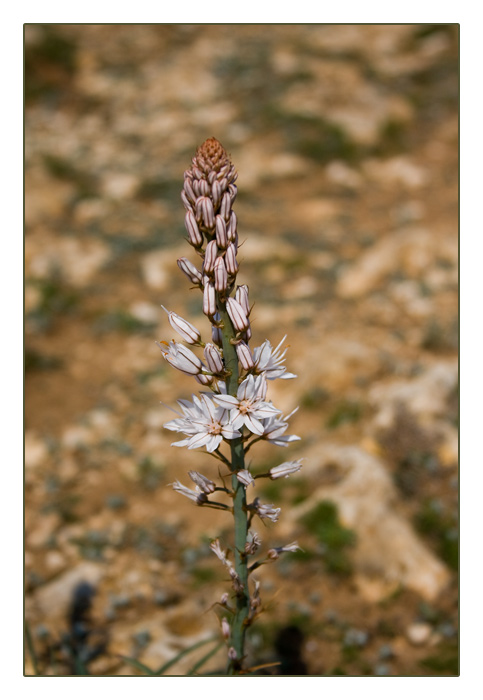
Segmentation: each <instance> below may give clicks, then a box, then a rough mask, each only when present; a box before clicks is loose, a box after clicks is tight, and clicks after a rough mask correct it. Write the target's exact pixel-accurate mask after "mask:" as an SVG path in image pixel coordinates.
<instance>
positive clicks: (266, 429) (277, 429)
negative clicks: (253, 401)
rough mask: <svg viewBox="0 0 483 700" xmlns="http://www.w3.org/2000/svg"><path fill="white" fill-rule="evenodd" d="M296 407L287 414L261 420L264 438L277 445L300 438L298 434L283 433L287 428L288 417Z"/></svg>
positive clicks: (282, 445) (281, 445)
mask: <svg viewBox="0 0 483 700" xmlns="http://www.w3.org/2000/svg"><path fill="white" fill-rule="evenodd" d="M297 410H298V407H297V408H296V409H295V410H294V411H292V413H290V414H289V415H288V416H285V417H283V416H282V417H280V416H271V417H270V418H266V419H264V420H263V434H262V437H263V439H264V440H268V442H271V443H272V445H277V446H278V447H286V446H287V445H288V444H289V443H290V442H294V441H295V440H300V438H299V436H298V435H284V434H283V433H284V432H285V431H286V430H287V428H288V423H287V421H288V419H289V418H290V416H293V414H294V413H295V411H297Z"/></svg>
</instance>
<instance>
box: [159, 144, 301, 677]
mask: <svg viewBox="0 0 483 700" xmlns="http://www.w3.org/2000/svg"><path fill="white" fill-rule="evenodd" d="M236 178H237V173H236V172H235V169H234V166H233V164H232V163H231V161H230V158H229V157H228V154H227V153H226V151H225V149H224V148H223V146H222V145H221V144H220V143H219V142H218V141H217V140H216V139H214V138H211V139H208V140H207V141H205V142H204V143H203V144H202V146H200V148H199V149H198V150H197V152H196V155H195V157H194V158H193V160H192V167H191V168H190V169H189V170H187V171H186V172H185V176H184V186H183V190H182V193H181V199H182V202H183V204H184V206H185V209H186V214H185V226H186V230H187V233H188V237H187V239H186V240H187V242H188V244H189V245H191V247H192V248H193V249H194V251H195V253H196V254H197V255H198V256H199V257H200V258H201V266H200V267H198V266H197V265H195V264H193V263H192V262H190V261H189V260H188V259H187V258H184V257H183V258H180V259H179V260H178V266H179V268H180V270H181V271H182V272H183V273H184V275H185V276H186V277H187V278H188V280H189V281H190V282H191V283H192V285H193V286H194V287H195V288H198V289H199V290H200V291H201V293H202V299H201V307H202V310H203V313H204V314H205V316H206V317H207V318H208V320H209V322H210V324H211V342H208V343H205V342H203V341H202V337H201V336H202V334H201V333H200V331H199V330H198V329H197V328H196V327H195V326H193V325H192V324H191V323H190V322H189V321H186V320H185V319H183V318H182V317H181V316H179V315H178V314H176V313H175V312H173V311H169V310H168V309H166V308H165V307H163V309H164V310H165V311H166V313H167V314H168V319H169V323H170V325H171V326H172V328H173V329H174V330H175V331H176V332H177V333H178V334H179V335H180V336H181V338H182V339H183V340H184V341H185V342H186V343H187V344H188V345H189V346H190V348H188V347H186V346H185V345H183V344H182V343H178V342H175V341H170V342H165V341H162V342H161V343H160V344H159V343H158V345H159V347H160V349H161V352H162V354H163V357H164V359H165V360H166V361H167V362H168V363H169V364H170V365H171V366H172V367H173V368H174V369H176V370H178V371H180V372H182V373H183V374H187V375H191V376H193V377H194V379H195V380H196V381H197V382H198V384H200V385H201V390H200V393H199V395H193V397H192V398H193V401H192V402H191V401H187V400H185V399H180V400H179V401H178V403H179V406H180V408H181V412H179V411H176V413H177V415H178V417H177V418H175V419H173V420H171V421H169V422H168V423H166V424H165V426H164V427H165V428H166V429H168V430H172V431H174V432H178V433H183V434H184V437H183V439H181V440H178V441H176V442H173V443H172V445H174V446H176V447H186V448H187V449H200V448H205V449H206V453H207V454H208V455H211V456H212V457H214V458H215V459H216V460H218V462H221V464H223V465H224V467H225V468H228V476H229V477H230V480H231V489H230V488H229V487H227V483H225V481H224V475H222V474H221V472H219V476H220V478H221V481H222V485H217V483H216V482H215V480H214V476H213V475H211V476H205V475H204V474H201V473H200V472H198V471H190V472H189V473H188V474H189V477H190V479H191V481H192V482H193V483H194V485H195V488H194V489H191V488H188V487H186V486H184V485H183V484H182V483H181V482H180V481H178V480H176V481H175V482H174V483H173V485H172V486H173V489H174V490H175V491H176V492H177V493H179V494H180V495H182V496H185V497H187V498H188V499H190V500H191V501H193V502H194V504H195V505H197V506H200V507H209V508H214V509H217V510H220V511H225V512H226V513H231V514H232V515H233V547H232V549H231V550H229V549H227V550H224V549H223V548H222V546H221V544H220V542H219V541H218V540H215V541H213V542H212V544H211V549H212V551H213V553H214V554H215V555H216V556H217V557H218V559H219V560H220V561H221V563H222V564H223V565H224V566H225V567H226V569H227V571H228V575H229V578H230V580H231V585H232V589H233V593H232V600H231V601H230V602H229V597H228V594H225V595H224V596H223V598H222V602H221V603H219V605H221V607H222V608H223V613H224V616H223V618H222V619H221V620H220V628H221V632H222V636H223V638H224V639H225V641H226V644H227V660H228V666H227V673H228V674H229V675H236V674H240V673H243V672H244V671H245V662H246V656H247V652H246V645H245V642H246V633H247V630H248V628H249V626H250V625H251V624H252V623H253V621H254V620H255V618H256V617H257V616H258V615H259V613H260V610H261V599H260V582H259V581H254V580H251V579H250V575H251V572H252V571H254V570H255V569H257V568H259V567H260V566H261V565H262V564H266V563H270V562H271V561H274V560H276V559H277V558H278V557H279V555H280V554H281V553H283V552H293V551H296V549H297V548H298V545H297V543H295V542H293V543H291V544H289V545H285V546H279V547H272V548H271V549H269V550H268V553H267V555H266V556H265V557H264V558H263V557H262V558H260V559H258V560H257V561H256V562H255V563H253V562H250V558H251V557H253V556H254V555H255V554H256V552H257V551H258V549H259V547H260V545H261V540H260V537H259V536H258V534H257V533H256V532H254V531H252V530H251V527H252V524H253V521H254V519H255V518H258V519H259V520H260V521H262V522H264V523H266V521H271V522H273V523H275V522H276V521H277V520H278V517H279V514H280V508H276V507H275V506H274V505H273V504H266V503H265V504H264V503H261V502H260V499H259V498H258V497H255V498H254V499H253V500H252V501H251V502H250V503H249V502H248V501H247V489H248V488H251V489H253V488H254V487H255V484H256V482H255V480H258V479H261V478H267V479H277V478H284V477H288V476H289V475H290V474H292V473H295V472H297V471H298V470H299V469H300V461H298V462H284V463H283V464H281V465H280V466H279V467H278V468H272V469H271V470H270V472H267V473H259V474H256V473H255V474H252V472H251V465H250V469H247V467H246V463H245V462H246V460H245V458H246V455H247V453H248V451H249V450H250V449H251V448H252V447H253V446H254V445H255V444H256V443H258V442H259V441H266V442H270V443H271V444H273V445H277V446H281V447H286V446H287V445H289V444H290V443H291V442H293V441H294V440H298V439H299V438H298V436H296V435H285V434H284V433H285V431H286V429H287V427H288V419H289V418H290V415H292V414H290V415H289V416H287V417H284V416H282V412H281V411H280V410H278V409H277V408H276V407H275V406H274V405H273V404H272V402H271V401H270V400H268V398H267V390H268V382H269V381H272V380H275V379H290V378H292V377H295V375H294V374H291V373H290V372H287V371H286V370H285V367H283V366H282V362H283V361H284V358H285V352H286V348H285V349H283V350H282V345H283V343H284V341H285V337H284V338H283V339H282V341H281V342H280V343H279V345H277V347H276V348H275V350H273V349H272V345H271V344H270V342H269V341H268V340H266V341H265V342H264V343H263V344H262V345H261V346H260V347H258V348H254V349H253V350H252V349H251V348H250V346H249V343H250V339H251V335H252V331H251V324H250V312H251V306H250V303H249V298H248V287H247V286H246V285H244V284H242V285H237V283H236V282H237V275H238V272H239V263H238V260H237V251H238V232H237V217H236V214H235V212H234V211H233V210H232V206H233V202H234V200H235V197H236V194H237V188H236V185H235V180H236ZM200 349H201V350H202V352H203V360H201V359H200V358H199V357H198V355H197V354H196V352H195V351H198V352H200ZM295 410H296V409H295ZM292 413H293V412H292ZM224 450H225V451H224ZM214 495H216V496H221V498H222V499H223V498H225V499H227V500H228V501H230V499H231V503H230V502H229V503H224V502H222V501H218V500H214V499H213V496H214ZM229 552H232V554H233V562H232V561H231V560H230V559H229V558H228V557H229ZM228 618H229V619H228Z"/></svg>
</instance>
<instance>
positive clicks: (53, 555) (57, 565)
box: [45, 550, 67, 574]
mask: <svg viewBox="0 0 483 700" xmlns="http://www.w3.org/2000/svg"><path fill="white" fill-rule="evenodd" d="M45 566H46V567H47V569H48V570H49V571H50V572H51V573H53V574H58V573H59V572H60V571H62V570H63V569H65V567H66V566H67V560H66V558H65V557H64V556H63V555H62V554H61V553H60V552H58V551H57V550H51V551H49V552H47V553H46V555H45Z"/></svg>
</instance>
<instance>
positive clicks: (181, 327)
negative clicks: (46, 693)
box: [161, 304, 201, 345]
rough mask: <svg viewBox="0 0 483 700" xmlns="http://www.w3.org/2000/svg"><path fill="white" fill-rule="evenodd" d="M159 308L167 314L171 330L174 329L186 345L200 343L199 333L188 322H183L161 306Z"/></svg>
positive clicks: (172, 312)
mask: <svg viewBox="0 0 483 700" xmlns="http://www.w3.org/2000/svg"><path fill="white" fill-rule="evenodd" d="M161 308H162V309H164V310H165V311H166V313H167V314H168V319H169V322H170V324H171V326H172V328H174V330H175V331H177V332H178V333H179V334H180V336H181V337H182V338H183V339H184V340H186V342H187V343H191V344H192V345H194V344H196V343H199V342H200V340H201V333H200V332H199V330H198V329H197V328H195V327H194V326H193V325H192V324H191V323H190V322H189V321H185V319H184V318H181V316H178V314H175V313H174V311H168V309H166V308H165V307H164V306H163V305H162V304H161Z"/></svg>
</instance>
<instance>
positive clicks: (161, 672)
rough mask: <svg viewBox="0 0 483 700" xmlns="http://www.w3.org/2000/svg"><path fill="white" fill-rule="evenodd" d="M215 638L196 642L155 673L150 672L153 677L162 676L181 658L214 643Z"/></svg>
mask: <svg viewBox="0 0 483 700" xmlns="http://www.w3.org/2000/svg"><path fill="white" fill-rule="evenodd" d="M216 639H217V637H210V638H209V639H203V640H202V641H201V642H196V644H193V645H192V646H190V647H188V648H187V649H183V650H182V651H180V652H179V654H177V655H176V656H175V657H174V659H171V660H170V661H168V662H167V663H165V664H163V666H161V668H158V670H157V671H154V672H152V675H153V676H162V675H163V673H164V672H165V671H167V670H168V669H169V668H171V666H174V664H175V663H177V662H178V661H179V660H180V659H182V658H183V656H186V655H187V654H189V653H190V652H192V651H194V650H195V649H198V648H199V647H201V646H203V645H204V644H209V643H210V642H214V641H216Z"/></svg>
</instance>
